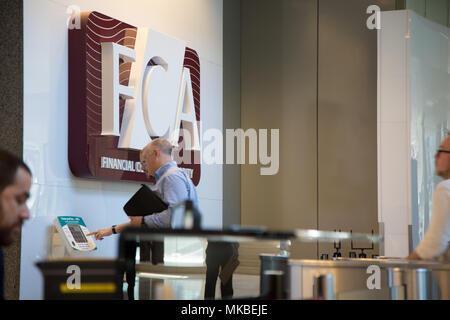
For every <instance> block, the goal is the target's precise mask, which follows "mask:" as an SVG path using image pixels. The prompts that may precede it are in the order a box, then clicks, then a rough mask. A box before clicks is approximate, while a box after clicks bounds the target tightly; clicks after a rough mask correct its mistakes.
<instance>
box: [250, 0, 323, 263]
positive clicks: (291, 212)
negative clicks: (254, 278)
mask: <svg viewBox="0 0 450 320" xmlns="http://www.w3.org/2000/svg"><path fill="white" fill-rule="evenodd" d="M241 14H242V22H241V23H242V25H241V36H242V39H241V46H242V48H241V50H242V51H241V52H242V56H241V68H242V73H241V74H242V78H241V81H242V88H241V96H242V100H241V102H242V105H241V108H242V111H241V114H242V116H241V121H242V127H243V129H248V128H256V129H258V128H267V129H270V128H279V129H280V168H279V172H278V174H277V175H274V176H261V175H260V174H259V172H260V171H259V170H260V166H258V165H243V166H242V197H241V199H242V213H241V214H242V224H244V225H265V226H268V227H270V228H272V229H292V228H317V133H316V131H317V126H316V117H317V114H316V112H317V97H316V93H317V83H316V77H317V73H316V67H317V66H316V65H317V34H316V32H317V19H316V18H317V14H316V1H298V0H283V1H273V0H245V1H243V2H242V13H241ZM299 250H300V251H301V252H302V253H303V255H304V256H305V257H315V256H316V245H315V244H312V245H306V246H303V247H302V248H301V249H299Z"/></svg>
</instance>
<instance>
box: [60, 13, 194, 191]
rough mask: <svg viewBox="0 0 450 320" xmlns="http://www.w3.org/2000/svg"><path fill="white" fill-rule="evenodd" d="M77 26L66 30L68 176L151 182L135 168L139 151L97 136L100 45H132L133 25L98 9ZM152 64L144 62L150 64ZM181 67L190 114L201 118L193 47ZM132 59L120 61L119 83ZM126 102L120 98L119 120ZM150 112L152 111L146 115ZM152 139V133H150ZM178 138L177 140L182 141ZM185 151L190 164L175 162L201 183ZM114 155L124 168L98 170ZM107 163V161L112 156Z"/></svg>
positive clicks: (124, 79)
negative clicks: (189, 94) (190, 103)
mask: <svg viewBox="0 0 450 320" xmlns="http://www.w3.org/2000/svg"><path fill="white" fill-rule="evenodd" d="M80 20H81V28H80V29H72V30H69V146H68V147H69V150H68V152H69V166H70V170H71V171H72V173H73V175H74V176H76V177H82V178H97V179H114V180H130V181H141V182H153V181H152V180H149V179H147V177H146V176H145V174H144V173H142V172H140V170H136V169H139V151H137V150H126V149H119V148H118V147H117V146H118V140H119V137H116V136H102V135H101V129H102V72H101V70H102V62H101V61H102V57H101V43H102V42H115V43H117V44H120V45H123V46H126V47H129V48H131V49H134V45H135V41H136V34H137V29H138V28H137V27H134V26H131V25H129V24H126V23H124V22H121V21H119V20H116V19H113V18H110V17H108V16H106V15H103V14H101V13H98V12H95V11H93V12H84V13H81V17H80ZM151 64H153V62H152V61H149V65H151ZM184 67H186V68H188V69H189V71H190V74H191V82H192V91H193V96H194V104H195V114H196V119H197V121H200V59H199V57H198V54H197V52H196V51H195V50H193V49H190V48H186V51H185V57H184ZM130 70H131V63H130V62H123V61H120V64H119V72H120V76H119V81H120V84H121V85H125V86H127V85H128V81H129V77H130ZM124 108H125V100H124V99H122V98H121V99H120V124H121V123H122V115H123V111H124ZM150 116H151V115H150ZM152 138H156V137H152ZM182 140H183V137H182V136H180V140H179V142H180V143H181V144H180V145H182ZM184 152H189V153H190V158H191V164H185V163H181V164H178V165H179V167H181V168H187V169H191V170H192V171H191V172H192V175H191V177H192V181H193V182H194V184H195V185H198V183H199V181H200V164H199V163H198V164H194V159H196V158H200V157H199V154H196V153H197V152H199V151H184V150H182V149H181V150H180V151H177V153H178V154H179V155H180V157H182V156H183V153H184ZM106 158H108V159H114V161H115V163H114V165H116V166H120V168H121V169H122V168H123V169H124V170H118V169H117V168H116V169H109V168H105V166H104V167H103V168H102V161H105V159H106ZM111 161H112V160H111Z"/></svg>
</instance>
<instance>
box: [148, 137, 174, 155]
mask: <svg viewBox="0 0 450 320" xmlns="http://www.w3.org/2000/svg"><path fill="white" fill-rule="evenodd" d="M151 144H152V146H154V147H155V148H157V149H159V150H160V151H161V152H162V153H164V154H167V155H169V156H172V150H173V148H174V147H173V146H172V144H171V143H170V142H169V141H168V140H167V139H164V138H157V139H155V140H152V142H151Z"/></svg>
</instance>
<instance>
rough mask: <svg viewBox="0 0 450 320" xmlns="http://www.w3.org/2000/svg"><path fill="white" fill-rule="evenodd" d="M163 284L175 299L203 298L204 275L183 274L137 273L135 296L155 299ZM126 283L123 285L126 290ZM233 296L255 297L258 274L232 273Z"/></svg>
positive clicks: (218, 292)
mask: <svg viewBox="0 0 450 320" xmlns="http://www.w3.org/2000/svg"><path fill="white" fill-rule="evenodd" d="M161 286H163V287H164V288H165V289H166V290H169V291H166V292H171V293H172V294H169V297H172V298H173V299H176V300H203V296H204V286H205V275H204V274H191V275H188V274H185V275H177V276H163V275H158V274H149V273H147V274H139V275H138V276H137V277H136V286H135V290H134V292H135V298H136V299H139V300H149V299H156V298H157V295H158V294H157V293H156V288H161ZM126 287H127V285H126V284H125V285H124V290H125V291H126ZM233 291H234V296H233V298H238V297H256V296H258V295H259V276H255V275H244V274H234V275H233ZM216 299H220V280H218V281H217V284H216Z"/></svg>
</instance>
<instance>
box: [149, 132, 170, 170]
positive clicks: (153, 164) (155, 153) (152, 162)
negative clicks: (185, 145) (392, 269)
mask: <svg viewBox="0 0 450 320" xmlns="http://www.w3.org/2000/svg"><path fill="white" fill-rule="evenodd" d="M172 149H173V146H172V144H171V143H170V142H169V141H168V140H166V139H164V138H158V139H155V140H152V141H151V142H150V143H149V144H147V145H146V146H145V147H144V149H142V151H141V163H142V164H143V167H142V168H143V169H144V171H145V172H146V173H147V176H154V175H155V172H156V171H157V170H158V169H159V168H160V167H161V166H163V165H164V164H166V163H167V162H170V161H172Z"/></svg>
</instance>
